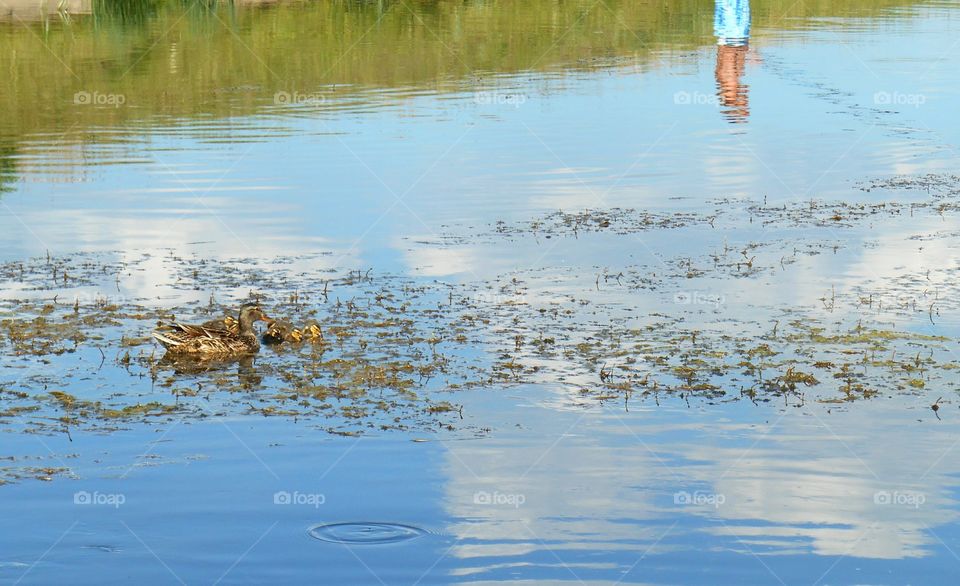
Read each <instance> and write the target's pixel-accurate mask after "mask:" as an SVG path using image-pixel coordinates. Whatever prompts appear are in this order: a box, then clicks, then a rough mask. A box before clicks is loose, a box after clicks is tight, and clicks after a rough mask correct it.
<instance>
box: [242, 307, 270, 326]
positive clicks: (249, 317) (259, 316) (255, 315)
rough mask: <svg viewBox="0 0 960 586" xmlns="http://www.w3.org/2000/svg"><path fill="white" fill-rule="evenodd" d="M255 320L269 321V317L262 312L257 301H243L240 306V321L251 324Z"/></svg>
mask: <svg viewBox="0 0 960 586" xmlns="http://www.w3.org/2000/svg"><path fill="white" fill-rule="evenodd" d="M255 321H270V317H269V316H268V315H267V314H266V313H264V312H263V309H261V308H260V304H259V303H244V304H243V305H241V306H240V323H241V324H247V325H251V326H252V325H253V322H255Z"/></svg>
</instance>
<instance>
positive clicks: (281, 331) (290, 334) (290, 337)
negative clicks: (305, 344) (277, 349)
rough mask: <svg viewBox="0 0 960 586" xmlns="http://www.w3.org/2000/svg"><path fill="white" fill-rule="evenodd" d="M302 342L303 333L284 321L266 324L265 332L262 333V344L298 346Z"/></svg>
mask: <svg viewBox="0 0 960 586" xmlns="http://www.w3.org/2000/svg"><path fill="white" fill-rule="evenodd" d="M302 341H303V332H301V331H300V330H298V329H297V328H295V327H293V324H291V323H290V322H288V321H287V320H285V319H278V320H275V321H272V322H270V323H268V324H267V331H265V332H264V333H263V343H264V344H282V343H284V342H287V343H288V344H299V343H300V342H302Z"/></svg>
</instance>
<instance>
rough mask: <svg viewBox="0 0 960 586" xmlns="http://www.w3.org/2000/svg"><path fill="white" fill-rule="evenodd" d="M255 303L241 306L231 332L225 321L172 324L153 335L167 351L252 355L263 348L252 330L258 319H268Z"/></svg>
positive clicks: (202, 354) (216, 354)
mask: <svg viewBox="0 0 960 586" xmlns="http://www.w3.org/2000/svg"><path fill="white" fill-rule="evenodd" d="M269 319H270V318H269V317H267V315H266V314H265V313H263V310H262V309H260V306H259V305H258V304H256V303H245V304H243V305H242V306H240V316H239V318H238V319H237V331H236V332H235V333H234V332H231V331H230V330H229V329H227V328H228V326H227V324H226V323H224V326H223V327H220V328H213V327H207V326H206V325H192V324H181V323H172V324H169V325H165V326H161V327H159V328H157V329H156V330H154V332H153V337H154V338H155V339H156V340H157V341H158V342H160V343H161V344H163V346H164V348H166V349H167V352H170V353H174V354H185V355H193V356H229V355H235V354H251V353H254V352H257V351H259V350H260V341H259V340H258V339H257V333H256V332H255V331H254V329H253V324H254V322H256V321H269Z"/></svg>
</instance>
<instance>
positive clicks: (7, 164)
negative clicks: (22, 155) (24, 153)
mask: <svg viewBox="0 0 960 586" xmlns="http://www.w3.org/2000/svg"><path fill="white" fill-rule="evenodd" d="M16 152H17V151H16V149H15V148H14V147H12V146H0V193H4V192H6V191H13V184H14V183H15V182H16V181H17V169H16V165H15V164H14V162H13V156H14V155H15V154H16Z"/></svg>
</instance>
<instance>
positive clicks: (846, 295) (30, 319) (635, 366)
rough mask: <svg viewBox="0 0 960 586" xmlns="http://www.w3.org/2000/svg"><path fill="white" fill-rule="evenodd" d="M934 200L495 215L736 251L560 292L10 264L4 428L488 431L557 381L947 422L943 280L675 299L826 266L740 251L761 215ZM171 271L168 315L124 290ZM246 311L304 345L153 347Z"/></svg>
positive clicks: (303, 266)
mask: <svg viewBox="0 0 960 586" xmlns="http://www.w3.org/2000/svg"><path fill="white" fill-rule="evenodd" d="M943 185H944V186H949V185H953V183H952V182H951V181H949V180H947V181H944V182H943ZM928 186H929V184H928ZM941 191H942V190H941ZM947 191H949V190H947ZM924 197H926V198H927V199H925V200H918V201H915V202H913V203H909V204H904V203H897V202H889V203H882V204H873V205H871V206H869V207H866V208H864V207H862V206H860V205H859V204H839V203H834V204H827V203H823V202H818V203H815V204H810V203H805V204H795V205H786V206H782V205H781V206H767V205H766V204H759V203H754V202H719V203H718V207H717V209H716V210H715V211H713V212H710V213H705V214H688V213H684V214H676V215H671V214H652V213H647V212H641V211H636V210H616V209H611V210H602V211H584V212H578V213H575V214H569V213H563V212H558V213H556V214H551V215H549V216H547V217H546V218H542V219H539V220H534V221H531V222H529V223H527V224H523V225H519V226H507V225H506V224H503V223H500V224H497V226H496V227H495V229H494V231H493V232H492V233H490V234H488V236H489V237H491V238H494V239H496V238H503V237H509V238H524V237H533V238H538V239H539V238H543V239H544V240H543V241H544V242H546V241H547V240H546V239H547V238H548V237H549V238H550V239H551V240H556V239H562V238H571V239H578V238H589V237H602V235H603V233H605V232H609V233H611V234H613V235H614V236H615V237H616V238H623V237H624V236H627V235H630V234H631V233H632V231H633V230H642V231H650V230H660V231H663V232H665V233H669V232H673V231H678V230H692V229H696V230H710V231H715V232H721V233H722V238H723V239H724V241H725V242H726V241H727V239H730V244H729V245H726V246H725V248H726V251H725V252H722V253H714V254H706V255H704V258H707V259H710V258H712V262H707V261H705V260H703V259H700V258H692V257H682V258H677V259H669V258H667V259H663V262H662V263H661V264H660V265H657V266H651V267H640V266H632V267H622V268H621V269H619V270H618V269H612V270H611V269H610V268H609V267H608V268H607V269H604V271H605V272H603V273H601V274H600V275H598V276H597V278H596V281H595V282H591V280H590V279H582V278H581V279H572V280H570V281H569V282H566V283H565V284H564V285H563V286H561V287H560V288H559V289H556V290H554V287H555V286H556V284H557V283H563V282H564V280H563V278H561V279H559V280H558V279H556V278H553V277H550V278H547V279H543V278H542V276H540V275H538V274H537V272H536V271H533V270H531V271H528V272H518V273H513V274H510V275H506V276H501V277H499V278H497V279H494V280H491V281H487V282H476V281H474V282H464V283H458V284H451V283H444V282H439V281H433V280H428V279H417V278H412V277H400V276H390V275H379V274H377V273H376V272H375V271H374V270H373V269H364V270H356V271H349V272H347V273H346V274H336V273H332V272H330V271H329V270H328V269H311V268H310V267H311V266H315V265H314V263H315V262H316V261H317V260H318V258H319V257H318V256H317V255H312V256H311V255H303V256H301V257H294V258H291V257H284V258H278V259H274V260H273V261H266V260H255V259H229V260H211V259H205V258H198V257H188V256H181V255H176V254H173V253H172V252H171V254H169V255H164V256H162V257H155V256H153V255H151V254H148V253H144V254H141V255H139V256H136V255H131V254H130V253H127V254H125V255H123V256H122V257H121V256H120V255H116V254H111V253H96V254H94V253H89V254H81V253H78V254H73V255H66V256H49V255H48V256H46V257H42V258H34V259H26V260H23V261H14V262H8V263H5V264H3V265H0V279H2V283H3V288H4V290H5V291H7V299H6V300H5V301H4V302H3V304H2V308H0V352H3V353H4V354H5V355H6V356H8V359H7V360H5V361H4V363H3V367H2V368H0V426H3V427H4V428H5V430H8V431H10V430H19V431H24V432H29V433H40V434H59V433H65V434H70V433H71V430H77V429H81V430H96V431H100V432H106V431H111V430H116V429H119V428H123V427H125V426H129V425H134V424H142V423H147V424H149V423H151V422H171V421H178V420H184V419H190V418H197V419H205V418H218V417H224V416H236V415H247V416H260V417H284V418H289V419H292V420H295V421H297V422H299V423H302V424H305V425H310V426H312V427H316V428H318V429H321V430H326V431H328V432H330V433H334V434H340V435H357V434H363V433H370V432H377V433H383V432H389V431H392V430H393V431H396V430H400V431H433V432H442V433H451V432H453V433H466V434H471V435H484V434H487V433H489V432H490V431H491V429H490V426H489V422H487V421H484V420H482V418H480V417H478V416H476V415H474V414H473V413H471V411H470V409H469V408H468V407H465V403H467V402H468V401H465V400H464V399H466V397H467V395H466V393H477V392H484V393H489V392H495V391H496V390H497V389H505V388H510V387H517V386H520V385H524V384H538V385H546V386H548V387H551V388H558V389H561V396H562V397H564V399H563V400H564V401H567V402H569V403H570V404H572V405H591V404H593V405H596V404H597V403H600V404H604V403H613V404H615V405H617V408H625V409H629V408H630V407H631V405H635V404H638V403H650V404H653V405H663V404H670V405H673V406H675V407H679V408H685V407H687V406H691V405H692V404H693V403H694V402H698V403H700V404H704V405H705V404H711V403H717V402H731V401H741V402H749V403H752V404H756V405H758V406H760V405H763V404H765V403H769V404H771V405H773V406H775V407H776V408H778V409H784V408H791V407H792V408H815V406H817V405H819V406H821V408H823V409H827V410H830V409H835V408H839V407H842V406H843V405H845V404H850V403H852V402H855V401H858V400H867V399H874V398H879V397H889V396H899V397H906V398H907V399H908V401H907V402H908V404H913V403H914V402H915V403H916V406H917V408H918V409H923V410H928V409H932V412H933V414H935V415H936V417H938V418H940V417H942V409H943V407H946V406H949V405H951V404H953V403H954V402H955V400H954V398H953V393H955V392H956V391H957V390H958V389H957V384H958V383H957V381H956V380H955V376H954V371H955V370H956V368H957V361H956V357H955V355H954V353H953V351H952V345H953V344H955V341H954V340H952V339H950V338H948V337H946V336H944V335H943V334H941V333H940V332H938V331H934V330H932V329H931V327H932V326H933V325H934V324H935V320H936V319H939V316H940V310H941V308H944V309H946V308H950V309H952V308H954V307H955V306H956V304H955V303H954V302H953V301H951V300H952V299H954V298H955V297H956V295H955V292H956V288H955V286H954V285H953V284H952V283H955V282H956V280H955V279H951V276H950V275H947V274H937V273H931V272H930V271H927V274H926V275H925V276H924V277H923V278H922V279H921V278H919V277H911V276H910V275H909V273H905V274H904V275H903V277H902V278H900V279H897V280H894V281H893V284H892V285H891V284H890V283H887V285H886V289H884V288H880V287H878V288H876V289H871V290H870V291H869V292H867V291H864V290H863V289H864V288H867V287H868V285H869V284H868V283H865V282H862V283H859V284H858V285H857V287H856V288H854V289H849V288H848V289H846V290H843V291H841V292H839V293H838V292H837V290H836V288H835V287H834V286H831V285H829V284H827V283H824V284H823V287H824V289H828V290H827V291H826V292H825V293H824V294H822V296H820V297H819V299H812V298H811V299H808V303H806V304H803V305H793V306H791V305H788V304H784V303H783V302H779V301H775V302H773V303H770V304H766V305H765V304H764V303H763V302H762V301H760V300H759V299H756V300H753V301H751V303H750V305H749V307H747V308H746V311H733V310H732V309H731V308H729V307H727V304H726V303H725V301H724V299H723V298H722V296H720V295H717V296H714V297H709V296H701V297H700V298H697V299H695V300H692V299H690V298H684V297H680V296H678V295H680V294H679V293H677V291H681V292H682V291H684V289H683V288H682V286H681V285H682V284H683V283H689V282H691V281H697V280H698V279H705V278H707V279H710V282H712V283H714V284H715V285H716V284H717V283H718V282H719V281H718V280H717V277H718V276H720V277H723V276H726V277H735V278H737V279H746V280H755V279H761V278H763V279H767V278H773V277H775V276H777V275H786V274H789V270H790V268H791V266H792V265H793V264H795V263H796V264H802V263H801V262H800V261H798V260H796V259H795V260H794V261H793V262H787V263H784V262H783V261H782V260H781V261H779V262H773V259H776V258H777V257H778V256H779V257H780V258H781V259H782V255H783V252H782V250H781V249H783V248H790V249H792V250H794V254H796V253H797V252H799V251H801V250H805V251H806V253H807V254H810V255H817V254H820V252H821V250H820V247H821V246H828V247H829V246H833V245H829V244H828V245H816V244H814V243H812V242H809V241H804V240H803V239H800V240H798V241H793V240H789V239H788V240H783V239H777V238H774V237H773V236H774V234H779V233H780V231H779V230H778V231H776V232H774V233H769V234H766V236H767V238H766V239H764V238H761V236H762V235H763V234H757V233H754V232H751V241H750V243H748V244H743V243H742V242H741V243H739V244H736V245H734V243H735V242H736V238H737V237H738V235H740V232H739V231H742V230H744V229H748V230H752V229H753V228H755V227H756V226H758V225H760V222H759V221H758V220H757V218H763V219H764V224H763V225H766V224H768V223H774V224H775V225H776V226H777V227H778V228H782V227H783V226H794V225H797V224H800V225H803V224H811V225H813V226H816V227H819V228H820V229H827V228H825V227H824V226H823V225H822V224H823V222H824V221H825V220H824V218H828V217H829V214H831V213H838V214H844V215H845V216H846V217H848V218H849V219H850V222H851V224H848V227H849V226H852V225H853V224H852V222H866V221H881V220H883V219H891V218H895V217H897V216H899V215H901V214H905V213H908V212H907V210H912V213H914V214H915V218H916V219H917V220H918V221H921V220H922V214H928V215H932V216H935V217H940V214H943V213H954V212H955V211H957V210H955V206H954V204H953V200H952V199H951V197H952V196H950V195H944V193H940V192H938V193H936V194H933V195H930V194H927V195H925V196H924ZM743 210H746V212H747V213H744V212H743ZM738 219H739V220H738ZM738 222H739V223H738ZM921 223H922V222H921ZM830 229H832V228H830ZM738 230H739V231H738ZM594 233H596V234H594ZM798 242H799V243H798ZM803 242H806V244H807V245H808V247H807V248H804V247H803V246H801V244H800V243H803ZM454 245H455V244H454ZM321 256H322V253H321ZM121 258H122V259H123V260H120V259H121ZM725 259H728V260H725ZM158 263H159V265H161V266H162V267H163V270H162V271H161V272H160V273H161V274H166V275H169V279H168V281H166V282H160V283H158V285H157V286H158V287H160V288H161V289H163V290H166V291H168V292H169V293H170V295H172V296H174V297H177V298H180V299H183V300H184V301H183V302H181V303H180V304H179V305H178V306H177V307H176V308H175V309H171V308H169V307H165V306H163V304H162V303H158V301H157V300H156V299H147V298H136V297H130V296H128V293H126V291H127V289H126V287H125V284H126V282H128V281H136V280H137V279H138V278H140V277H142V275H143V274H144V273H145V272H147V270H148V267H150V270H151V271H153V272H154V273H156V271H157V266H158ZM551 283H552V284H551ZM934 285H935V286H936V288H935V289H934V288H933V287H934ZM214 292H216V293H214ZM248 299H249V300H255V301H258V302H259V303H260V304H261V305H262V306H263V307H264V309H265V310H266V311H267V313H269V314H270V315H272V316H275V317H277V316H280V317H282V318H283V319H284V322H283V323H298V324H311V327H307V328H304V330H303V331H302V332H301V336H307V337H306V338H304V337H300V338H296V339H288V338H284V337H282V336H281V337H280V338H278V339H277V340H276V342H277V343H275V344H272V345H269V346H265V347H264V348H263V350H262V351H261V352H260V354H259V355H257V356H256V357H253V356H244V357H241V358H237V359H225V358H223V357H221V358H218V359H192V358H190V357H177V356H173V355H164V354H163V352H162V348H159V347H158V346H157V345H156V344H154V343H153V342H152V341H151V340H150V338H149V334H150V332H151V331H152V330H153V328H154V327H155V326H156V325H157V323H158V322H166V321H169V320H173V319H178V320H182V321H186V322H197V323H200V322H204V321H209V322H210V323H226V322H225V321H224V315H226V314H227V313H228V312H229V311H230V310H232V309H231V308H235V307H236V306H237V304H238V303H239V302H241V301H244V300H248ZM653 299H658V300H659V302H660V303H661V305H660V307H661V310H657V309H656V308H655V305H653V306H652V305H651V300H653ZM671 299H672V301H673V304H672V306H667V307H663V305H662V303H664V302H666V303H669V302H670V300H671ZM931 300H932V301H931ZM632 305H638V306H641V307H643V306H647V309H646V310H642V311H635V310H634V307H632ZM174 314H175V315H174ZM898 321H899V325H898V323H897V322H898ZM277 323H280V322H273V325H272V327H278V326H277ZM924 324H926V326H924ZM311 328H315V331H314V330H313V329H311ZM298 331H299V330H298ZM930 389H935V391H931V390H930ZM929 392H935V393H936V394H937V397H930V396H927V394H928V393H929ZM913 398H915V401H914V399H913ZM934 399H936V401H934ZM931 404H932V405H934V406H935V408H933V407H930V406H931Z"/></svg>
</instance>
